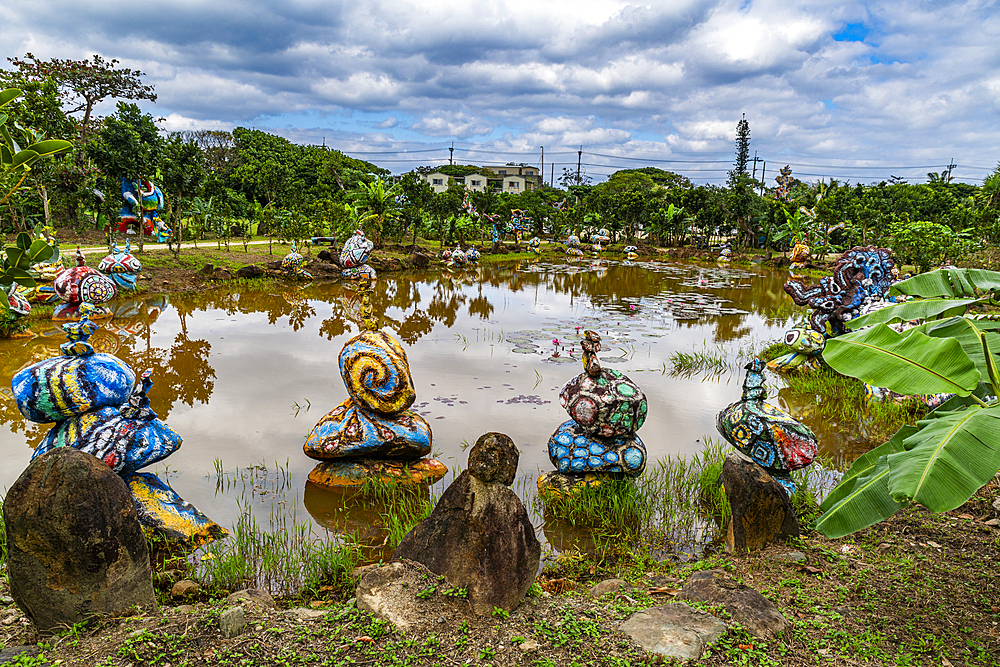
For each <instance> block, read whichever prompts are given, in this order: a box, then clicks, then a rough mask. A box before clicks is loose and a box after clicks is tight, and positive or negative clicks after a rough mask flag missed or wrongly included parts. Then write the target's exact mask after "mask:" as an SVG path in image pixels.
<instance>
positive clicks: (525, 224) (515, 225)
mask: <svg viewBox="0 0 1000 667" xmlns="http://www.w3.org/2000/svg"><path fill="white" fill-rule="evenodd" d="M530 224H531V216H530V215H529V214H528V211H524V210H521V209H519V208H515V209H513V210H511V212H510V232H511V234H513V235H514V242H515V243H520V242H521V237H522V236H524V234H526V233H528V232H529V231H531V230H530V227H529V226H530Z"/></svg>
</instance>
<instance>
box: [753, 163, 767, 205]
mask: <svg viewBox="0 0 1000 667" xmlns="http://www.w3.org/2000/svg"><path fill="white" fill-rule="evenodd" d="M754 159H756V158H754ZM761 162H764V160H761ZM754 167H756V165H754ZM754 171H756V169H754ZM766 171H767V162H764V166H762V167H761V168H760V196H761V197H763V196H764V173H765V172H766Z"/></svg>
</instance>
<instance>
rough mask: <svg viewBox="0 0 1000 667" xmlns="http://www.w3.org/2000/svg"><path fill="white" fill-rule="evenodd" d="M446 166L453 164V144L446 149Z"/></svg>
mask: <svg viewBox="0 0 1000 667" xmlns="http://www.w3.org/2000/svg"><path fill="white" fill-rule="evenodd" d="M448 164H455V142H454V141H453V142H451V146H450V147H449V148H448Z"/></svg>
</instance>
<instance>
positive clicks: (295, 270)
mask: <svg viewBox="0 0 1000 667" xmlns="http://www.w3.org/2000/svg"><path fill="white" fill-rule="evenodd" d="M305 266H306V258H305V257H303V256H302V255H301V254H300V253H299V251H298V250H297V249H296V247H295V241H292V248H291V250H290V251H289V252H288V254H287V255H285V256H284V258H282V260H281V271H282V273H285V274H286V275H289V276H291V277H293V278H303V279H306V280H308V279H311V278H312V274H311V273H309V272H308V271H306V269H305Z"/></svg>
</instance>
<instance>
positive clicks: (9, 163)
mask: <svg viewBox="0 0 1000 667" xmlns="http://www.w3.org/2000/svg"><path fill="white" fill-rule="evenodd" d="M20 96H21V91H20V90H19V89H17V88H8V89H6V90H0V195H3V196H0V204H2V203H3V202H4V201H6V200H7V198H8V197H10V195H11V193H13V192H14V190H16V189H17V187H18V186H19V185H20V184H21V181H23V180H24V178H25V176H27V174H28V172H30V171H31V167H32V165H33V164H35V163H36V162H38V161H39V160H40V159H42V158H43V157H48V156H51V155H55V154H57V153H62V152H65V151H68V150H69V149H70V148H72V144H70V143H69V142H68V141H63V140H61V139H45V136H44V134H43V133H42V132H38V131H36V130H31V129H26V128H22V127H20V126H19V125H17V124H16V123H10V124H9V125H8V122H7V121H8V120H9V118H8V115H7V113H6V112H5V111H3V109H4V107H6V106H7V105H8V104H10V103H11V102H13V101H14V100H16V99H17V98H18V97H20ZM8 177H14V178H19V179H20V180H19V181H18V182H17V184H16V185H13V186H12V187H11V188H10V190H8V191H7V192H4V190H7V186H6V184H5V183H4V181H5V180H6V179H7V178H8Z"/></svg>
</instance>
